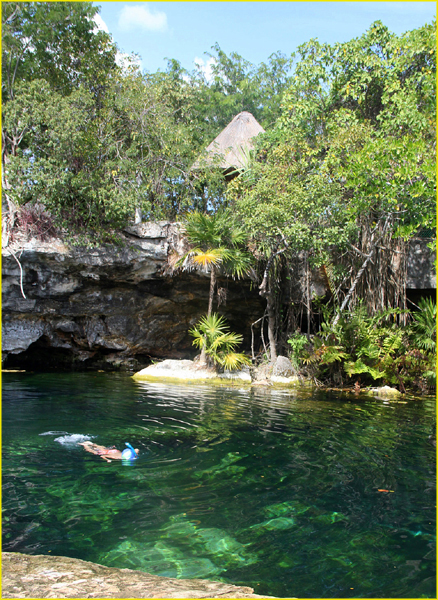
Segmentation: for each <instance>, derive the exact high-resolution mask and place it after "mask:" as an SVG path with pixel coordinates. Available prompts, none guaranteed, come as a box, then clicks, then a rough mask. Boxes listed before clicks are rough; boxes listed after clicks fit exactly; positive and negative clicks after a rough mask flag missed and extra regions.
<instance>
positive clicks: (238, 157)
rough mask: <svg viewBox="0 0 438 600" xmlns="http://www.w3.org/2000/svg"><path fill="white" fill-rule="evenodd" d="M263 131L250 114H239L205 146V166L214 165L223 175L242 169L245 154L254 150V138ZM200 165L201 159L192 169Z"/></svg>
mask: <svg viewBox="0 0 438 600" xmlns="http://www.w3.org/2000/svg"><path fill="white" fill-rule="evenodd" d="M264 131H265V130H264V129H263V127H262V126H261V125H260V124H259V123H258V122H257V121H256V119H255V118H254V117H253V115H252V114H251V113H249V112H246V111H244V112H241V113H239V114H238V115H236V116H235V117H234V119H233V120H232V121H231V123H229V124H228V125H227V126H226V127H225V129H224V130H223V131H221V133H220V134H219V135H218V136H217V137H216V139H214V140H213V141H212V142H211V144H210V145H209V146H207V148H206V150H205V155H204V156H205V157H204V160H205V162H206V164H213V163H214V164H215V165H216V166H218V167H219V168H221V169H223V170H224V174H225V175H227V174H231V173H232V172H234V171H235V170H236V169H241V168H243V167H244V166H245V156H246V154H247V153H248V151H249V150H252V149H253V148H254V140H255V138H256V137H257V136H258V134H259V133H264ZM218 156H219V157H220V158H219V162H215V161H214V157H218ZM201 164H202V159H198V160H197V161H196V162H195V164H194V165H193V168H195V169H196V168H199V166H200V165H201Z"/></svg>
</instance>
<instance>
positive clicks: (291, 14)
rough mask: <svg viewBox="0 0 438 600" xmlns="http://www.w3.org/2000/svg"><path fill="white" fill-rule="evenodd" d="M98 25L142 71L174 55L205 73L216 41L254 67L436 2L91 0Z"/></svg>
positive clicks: (429, 12) (428, 10)
mask: <svg viewBox="0 0 438 600" xmlns="http://www.w3.org/2000/svg"><path fill="white" fill-rule="evenodd" d="M94 5H95V6H99V7H100V14H99V16H98V25H99V27H100V28H102V29H104V30H106V31H108V32H109V33H110V34H111V35H112V37H113V39H114V41H115V42H116V43H117V45H118V47H119V49H120V51H121V52H123V53H126V54H131V53H133V52H134V53H136V54H138V55H140V59H141V62H140V66H141V68H142V70H146V71H149V72H155V71H157V70H159V69H160V70H162V71H165V70H166V67H167V59H168V58H169V59H170V58H175V59H177V60H178V61H179V62H180V63H181V65H182V66H183V67H184V68H185V69H187V70H189V71H191V70H192V69H194V66H195V61H196V62H197V63H199V64H200V65H201V66H202V67H203V69H204V70H205V72H206V74H207V75H208V61H209V57H208V56H207V55H206V53H208V52H211V53H213V51H212V46H213V45H214V44H216V43H218V44H219V46H220V48H221V49H222V50H223V51H224V52H225V53H226V54H227V55H229V54H230V53H231V52H233V51H234V52H237V53H238V54H240V55H241V56H242V57H243V58H245V59H246V60H249V61H250V62H251V63H253V64H255V65H258V64H260V63H261V62H266V61H267V60H268V58H269V56H270V55H271V54H272V53H274V52H277V51H280V52H282V53H283V54H285V55H286V56H290V55H291V53H292V52H294V51H296V49H297V47H298V46H299V45H300V44H303V43H304V42H307V41H309V40H310V39H311V38H317V39H318V40H319V41H320V42H328V43H330V44H333V43H335V42H346V41H348V40H350V39H352V38H355V37H358V36H360V35H361V34H362V33H364V32H365V31H366V30H367V29H368V28H369V26H370V25H371V23H373V22H374V21H376V20H380V21H382V22H383V23H384V25H386V26H387V27H388V28H389V29H390V31H392V32H393V33H396V34H401V33H404V32H405V31H408V30H410V29H415V28H417V27H421V26H422V25H424V24H426V23H430V22H431V21H432V20H433V19H434V18H435V15H436V3H435V2H313V1H311V2H232V1H231V2H191V1H187V2H94Z"/></svg>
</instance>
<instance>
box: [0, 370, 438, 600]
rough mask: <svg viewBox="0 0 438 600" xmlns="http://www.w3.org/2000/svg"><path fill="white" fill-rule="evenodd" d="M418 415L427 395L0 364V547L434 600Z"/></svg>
mask: <svg viewBox="0 0 438 600" xmlns="http://www.w3.org/2000/svg"><path fill="white" fill-rule="evenodd" d="M434 422H435V402H434V399H433V398H423V399H411V400H409V399H406V398H404V399H403V400H402V401H400V402H393V401H392V402H388V401H384V400H382V399H378V398H366V399H365V398H362V397H359V398H356V397H355V396H353V395H350V396H347V395H344V396H342V395H339V394H338V395H336V394H332V393H326V392H309V391H294V392H288V391H281V390H280V391H278V390H272V389H261V388H253V389H251V390H249V389H248V388H245V389H243V388H242V389H238V388H227V389H225V388H213V387H208V386H202V385H168V384H158V383H155V384H154V383H140V382H135V381H134V380H132V379H131V378H130V377H128V376H122V375H113V374H103V373H96V374H32V373H5V374H4V375H3V467H2V468H3V550H5V551H13V552H24V553H28V554H51V555H64V556H70V557H74V558H81V559H84V560H90V561H93V562H97V563H100V564H103V565H107V566H113V567H127V568H132V569H140V570H144V571H147V572H150V573H154V574H157V575H163V576H168V577H180V578H205V579H214V580H220V581H226V582H230V583H233V584H237V585H249V586H251V587H253V588H254V590H255V592H256V593H258V594H261V595H271V596H277V597H291V596H295V597H300V598H312V597H316V598H325V597H327V598H336V597H337V598H348V597H368V598H371V597H372V598H406V597H409V598H419V597H433V598H435V597H436V590H435V473H436V471H435V449H434V448H433V447H432V446H431V444H430V443H429V441H428V436H429V435H430V434H431V432H432V429H433V426H434ZM81 439H92V440H93V441H95V442H96V443H100V444H105V445H112V444H114V445H116V446H117V447H118V448H120V449H123V448H124V443H125V442H131V444H133V445H134V446H135V447H136V448H139V449H140V457H139V459H138V460H137V461H136V462H135V463H134V464H132V465H129V464H122V463H121V462H120V461H113V462H111V463H106V462H104V461H103V460H102V459H101V458H99V457H98V456H93V455H91V454H89V453H86V452H85V451H84V450H83V449H82V448H81V447H80V446H77V444H76V443H75V442H77V441H78V440H81ZM379 490H387V491H379Z"/></svg>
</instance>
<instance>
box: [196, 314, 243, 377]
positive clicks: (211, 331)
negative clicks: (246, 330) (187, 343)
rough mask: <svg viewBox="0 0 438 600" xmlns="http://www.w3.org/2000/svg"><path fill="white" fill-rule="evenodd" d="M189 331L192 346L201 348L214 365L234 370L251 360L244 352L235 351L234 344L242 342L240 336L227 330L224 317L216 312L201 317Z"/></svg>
mask: <svg viewBox="0 0 438 600" xmlns="http://www.w3.org/2000/svg"><path fill="white" fill-rule="evenodd" d="M189 333H190V335H192V336H193V338H194V339H193V345H194V346H197V347H198V348H200V349H201V350H203V351H204V352H205V354H206V355H208V356H209V357H210V358H211V359H212V360H213V362H214V363H215V364H216V365H220V366H222V367H224V368H225V369H227V370H228V371H234V370H236V369H239V368H241V367H242V366H243V365H249V364H250V362H251V361H250V359H249V358H248V357H247V356H245V354H243V353H239V352H235V348H236V346H237V345H238V344H240V343H241V342H242V336H241V335H239V334H238V333H233V332H231V331H228V326H227V324H226V322H225V319H224V318H223V317H220V316H219V315H217V314H216V313H213V314H211V315H209V316H204V317H202V319H201V320H200V321H199V323H198V324H197V326H196V327H194V328H193V329H191V330H190V331H189Z"/></svg>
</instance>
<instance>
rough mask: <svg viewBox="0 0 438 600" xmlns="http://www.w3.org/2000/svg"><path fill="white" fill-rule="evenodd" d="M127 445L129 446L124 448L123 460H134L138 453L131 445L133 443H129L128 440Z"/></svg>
mask: <svg viewBox="0 0 438 600" xmlns="http://www.w3.org/2000/svg"><path fill="white" fill-rule="evenodd" d="M125 446H128V447H127V448H125V449H124V450H123V452H122V459H123V460H134V459H135V458H137V453H136V451H135V450H134V448H133V447H132V446H131V444H129V443H128V442H125Z"/></svg>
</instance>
